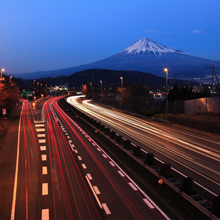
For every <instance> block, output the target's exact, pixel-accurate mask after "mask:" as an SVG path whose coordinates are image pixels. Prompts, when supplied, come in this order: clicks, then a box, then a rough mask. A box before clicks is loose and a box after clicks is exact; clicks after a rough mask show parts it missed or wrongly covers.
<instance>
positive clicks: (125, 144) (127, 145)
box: [124, 140, 131, 149]
mask: <svg viewBox="0 0 220 220" xmlns="http://www.w3.org/2000/svg"><path fill="white" fill-rule="evenodd" d="M124 148H125V149H130V148H131V141H130V140H125V141H124Z"/></svg>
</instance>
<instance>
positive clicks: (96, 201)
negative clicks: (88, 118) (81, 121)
mask: <svg viewBox="0 0 220 220" xmlns="http://www.w3.org/2000/svg"><path fill="white" fill-rule="evenodd" d="M58 99H59V98H52V99H50V100H48V101H46V102H45V104H44V107H43V120H39V121H36V120H35V118H34V117H33V114H32V113H33V112H32V109H31V108H30V104H29V102H28V101H27V100H22V102H23V104H22V106H21V105H20V107H19V109H18V111H20V116H19V115H17V116H19V117H18V118H19V120H18V119H17V120H16V121H15V122H14V125H13V126H12V127H13V129H9V131H10V132H9V134H10V135H11V136H10V137H9V136H7V138H6V139H7V140H6V145H4V146H3V148H2V151H1V152H3V154H2V155H0V161H1V163H0V165H1V164H7V163H9V164H11V165H10V166H5V165H4V167H1V168H2V170H1V172H2V174H1V184H0V186H1V187H0V193H1V196H2V197H1V198H0V208H1V209H0V219H1V220H5V219H11V220H14V219H26V220H28V219H33V220H34V219H42V220H49V219H55V220H59V219H85V220H88V219H91V220H94V219H131V220H132V219H138V220H139V219H152V220H153V219H158V220H163V219H167V220H168V219H170V218H169V217H168V216H167V215H166V214H165V213H164V212H163V211H162V210H161V209H160V208H159V207H158V206H157V204H155V203H154V201H153V200H152V199H151V198H150V197H149V196H148V195H147V194H146V193H145V192H143V191H142V189H141V188H140V187H139V186H138V185H137V184H136V183H135V182H134V181H133V180H132V179H131V178H130V177H129V175H128V174H127V173H126V172H125V171H124V170H123V169H122V168H121V167H120V166H119V165H118V164H117V163H116V162H115V161H114V160H113V159H112V158H111V157H110V156H109V155H108V154H107V153H106V152H105V151H104V150H103V149H102V147H101V146H99V145H98V144H97V143H96V142H95V141H94V140H93V139H92V138H91V137H90V136H89V135H88V134H87V133H86V132H85V131H84V130H83V129H82V128H81V127H79V125H77V124H76V123H75V122H74V121H73V120H72V119H71V118H69V117H68V115H67V114H66V113H65V112H63V111H62V110H61V108H60V107H59V106H58V104H57V100H58ZM11 131H12V132H11ZM16 136H17V138H16ZM2 189H4V190H2Z"/></svg>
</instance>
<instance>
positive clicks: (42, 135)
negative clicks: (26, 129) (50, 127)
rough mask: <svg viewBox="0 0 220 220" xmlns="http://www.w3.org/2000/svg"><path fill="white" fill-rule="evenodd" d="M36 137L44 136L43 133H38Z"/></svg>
mask: <svg viewBox="0 0 220 220" xmlns="http://www.w3.org/2000/svg"><path fill="white" fill-rule="evenodd" d="M37 137H45V134H38V135H37Z"/></svg>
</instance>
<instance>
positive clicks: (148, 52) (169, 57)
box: [15, 38, 220, 82]
mask: <svg viewBox="0 0 220 220" xmlns="http://www.w3.org/2000/svg"><path fill="white" fill-rule="evenodd" d="M208 64H214V65H215V66H220V60H218V61H215V60H209V59H205V58H200V57H196V56H193V55H191V54H188V53H186V52H183V51H181V50H174V49H172V48H168V47H166V46H163V45H162V44H159V43H156V42H154V41H152V40H151V39H148V38H142V39H140V40H139V41H137V42H136V43H134V44H132V45H131V46H129V47H127V48H125V49H124V50H122V51H121V52H119V53H117V54H115V55H113V56H111V57H108V58H106V59H103V60H100V61H97V62H94V63H90V64H87V65H81V66H77V67H72V68H67V69H60V70H52V71H41V72H32V73H24V74H16V76H15V77H17V76H19V77H21V78H32V79H33V78H41V77H56V76H61V75H66V76H68V75H71V74H73V73H75V72H78V71H82V70H86V69H112V70H131V71H136V70H138V71H141V72H148V73H152V74H154V75H157V76H164V72H163V69H164V68H165V67H167V68H168V69H169V77H173V78H174V75H176V74H177V77H178V78H179V79H188V80H196V81H200V82H205V81H206V80H207V79H209V78H210V76H211V72H210V71H209V70H207V69H205V67H206V66H207V65H208Z"/></svg>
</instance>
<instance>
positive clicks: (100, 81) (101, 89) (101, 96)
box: [100, 80, 102, 99]
mask: <svg viewBox="0 0 220 220" xmlns="http://www.w3.org/2000/svg"><path fill="white" fill-rule="evenodd" d="M100 83H101V99H102V80H100Z"/></svg>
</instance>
